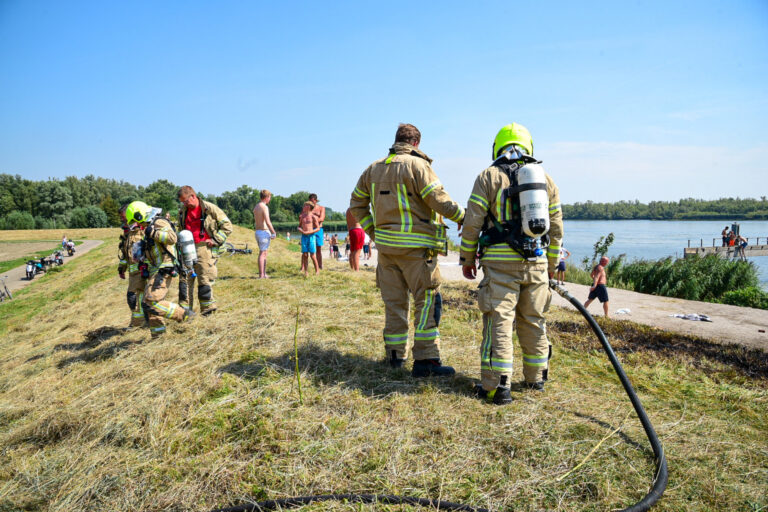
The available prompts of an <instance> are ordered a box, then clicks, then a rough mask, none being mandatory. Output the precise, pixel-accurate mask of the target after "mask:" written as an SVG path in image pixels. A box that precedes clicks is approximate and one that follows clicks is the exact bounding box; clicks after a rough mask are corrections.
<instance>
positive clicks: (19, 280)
mask: <svg viewBox="0 0 768 512" xmlns="http://www.w3.org/2000/svg"><path fill="white" fill-rule="evenodd" d="M102 243H103V242H102V241H101V240H83V243H82V244H80V245H78V246H77V247H76V248H75V254H74V255H73V256H67V254H66V252H65V253H64V264H65V265H66V264H67V262H68V261H70V260H72V259H74V258H77V257H78V256H82V255H83V254H85V253H87V252H88V251H90V250H91V249H93V248H94V247H98V246H100V245H101V244H102ZM36 244H38V242H30V243H29V244H21V243H20V244H14V245H19V246H27V245H29V246H32V247H34V246H35V245H36ZM46 244H47V245H48V246H50V243H49V242H46ZM34 251H35V249H29V250H28V251H27V252H26V253H25V254H29V253H30V252H34ZM0 277H7V278H8V279H7V280H6V282H5V283H6V285H7V286H8V289H9V290H10V291H11V293H13V292H15V291H16V290H20V289H21V288H24V287H25V286H27V285H28V284H30V283H33V282H34V279H33V280H32V281H27V276H26V265H22V266H20V267H16V268H12V269H11V270H9V271H8V272H4V273H3V275H2V276H0Z"/></svg>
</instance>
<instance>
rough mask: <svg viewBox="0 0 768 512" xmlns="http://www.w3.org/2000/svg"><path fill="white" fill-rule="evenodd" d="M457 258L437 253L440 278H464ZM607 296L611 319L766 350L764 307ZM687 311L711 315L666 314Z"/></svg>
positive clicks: (584, 289) (580, 293)
mask: <svg viewBox="0 0 768 512" xmlns="http://www.w3.org/2000/svg"><path fill="white" fill-rule="evenodd" d="M376 255H377V251H373V256H372V257H371V259H370V260H367V261H361V262H360V265H361V266H363V265H364V264H365V263H367V264H368V265H369V266H375V265H376ZM458 261H459V255H458V253H450V254H449V255H448V256H445V257H443V256H441V257H440V274H441V275H442V277H443V280H445V281H465V282H467V280H466V279H464V276H463V275H462V274H461V266H460V265H459V264H458ZM480 279H482V272H480V275H478V278H477V280H476V281H475V283H477V282H479V281H480ZM565 287H566V288H567V289H568V291H570V292H571V294H572V295H573V296H574V297H576V298H577V299H578V300H580V301H581V302H584V301H586V300H587V296H588V295H589V287H588V286H585V285H581V284H573V283H568V282H566V286H565ZM608 296H609V298H610V302H609V305H610V308H609V314H610V316H611V317H612V318H614V319H619V320H629V321H632V322H636V323H639V324H644V325H650V326H653V327H658V328H660V329H664V330H665V331H669V332H679V333H683V334H692V335H695V336H701V337H702V338H706V339H708V340H712V341H718V342H721V343H736V344H740V345H745V346H747V347H753V348H759V349H761V350H764V351H766V352H768V311H765V310H762V309H753V308H743V307H739V306H730V305H727V304H712V303H710V302H698V301H692V300H683V299H675V298H671V297H660V296H658V295H648V294H645V293H637V292H631V291H628V290H618V289H615V288H609V289H608ZM552 303H553V304H554V305H556V306H559V307H562V308H568V309H572V310H575V309H576V308H574V307H573V306H572V305H571V304H570V303H569V302H567V301H566V300H565V299H563V298H562V297H560V296H559V295H557V294H554V298H553V300H552ZM619 309H629V310H630V313H629V314H623V315H622V314H616V311H617V310H619ZM589 312H590V313H592V315H594V316H602V315H603V308H602V305H601V304H600V303H599V302H598V301H595V302H594V303H592V304H591V305H590V307H589ZM688 313H697V314H700V315H707V316H709V317H710V318H711V319H712V322H693V321H690V320H682V319H680V318H674V317H671V316H670V315H674V314H688ZM760 331H763V332H760Z"/></svg>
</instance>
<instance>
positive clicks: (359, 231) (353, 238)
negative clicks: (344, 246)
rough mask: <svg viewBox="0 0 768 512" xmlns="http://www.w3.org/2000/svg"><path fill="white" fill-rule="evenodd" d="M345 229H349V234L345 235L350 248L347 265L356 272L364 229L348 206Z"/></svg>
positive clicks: (358, 265)
mask: <svg viewBox="0 0 768 512" xmlns="http://www.w3.org/2000/svg"><path fill="white" fill-rule="evenodd" d="M347 229H349V236H348V237H347V240H348V245H349V248H350V253H349V266H350V268H351V269H352V270H354V271H355V272H357V271H358V270H360V251H361V250H362V249H363V242H364V241H365V231H363V228H361V227H360V223H359V222H357V219H355V217H354V215H352V212H350V210H349V208H347Z"/></svg>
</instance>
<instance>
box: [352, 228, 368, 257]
mask: <svg viewBox="0 0 768 512" xmlns="http://www.w3.org/2000/svg"><path fill="white" fill-rule="evenodd" d="M364 241H365V231H363V228H355V229H353V230H351V231H350V232H349V250H351V251H359V250H361V249H362V248H363V242H364Z"/></svg>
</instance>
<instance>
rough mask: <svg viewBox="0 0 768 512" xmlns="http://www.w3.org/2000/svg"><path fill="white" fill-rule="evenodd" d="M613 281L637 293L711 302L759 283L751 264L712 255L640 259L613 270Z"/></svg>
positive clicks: (755, 269)
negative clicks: (624, 284)
mask: <svg viewBox="0 0 768 512" xmlns="http://www.w3.org/2000/svg"><path fill="white" fill-rule="evenodd" d="M609 277H610V275H609ZM614 278H616V279H619V280H621V281H623V282H624V283H627V284H628V285H629V286H630V289H632V290H635V291H636V292H641V293H651V294H654V295H664V296H666V297H677V298H679V299H687V300H702V301H710V302H718V301H719V300H720V299H721V297H723V296H724V295H725V294H726V293H729V292H732V291H734V290H743V289H747V288H757V287H758V286H759V284H760V281H759V279H758V277H757V268H756V267H755V266H754V264H753V263H752V262H746V261H732V260H726V259H722V258H720V257H719V256H716V255H714V254H710V255H707V256H705V257H703V258H699V257H692V258H684V259H673V258H665V259H662V260H639V261H635V262H632V263H629V264H626V265H622V266H621V267H619V268H618V269H616V270H615V271H614Z"/></svg>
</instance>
